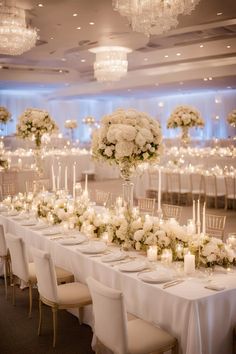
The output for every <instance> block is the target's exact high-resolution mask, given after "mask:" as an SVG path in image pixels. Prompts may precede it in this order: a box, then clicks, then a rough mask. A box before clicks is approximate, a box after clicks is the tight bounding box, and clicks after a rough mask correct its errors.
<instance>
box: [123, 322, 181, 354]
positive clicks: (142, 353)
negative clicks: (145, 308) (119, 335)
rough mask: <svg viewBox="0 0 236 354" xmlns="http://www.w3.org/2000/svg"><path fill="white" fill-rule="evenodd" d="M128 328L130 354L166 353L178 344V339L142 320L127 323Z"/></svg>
mask: <svg viewBox="0 0 236 354" xmlns="http://www.w3.org/2000/svg"><path fill="white" fill-rule="evenodd" d="M127 328H128V353H129V354H146V353H147V354H148V353H152V352H155V351H160V352H165V351H166V350H168V348H171V347H174V345H175V343H176V339H175V338H174V337H172V336H171V335H170V334H168V333H167V332H165V331H164V330H162V329H161V328H158V327H155V326H153V325H151V324H149V323H147V322H145V321H143V320H141V319H137V320H133V321H129V322H127ZM162 349H163V350H162Z"/></svg>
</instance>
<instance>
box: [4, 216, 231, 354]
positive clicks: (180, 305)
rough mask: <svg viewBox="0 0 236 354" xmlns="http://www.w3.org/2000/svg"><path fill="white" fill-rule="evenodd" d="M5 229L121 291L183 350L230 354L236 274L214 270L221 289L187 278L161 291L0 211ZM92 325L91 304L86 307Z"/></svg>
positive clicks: (76, 271) (78, 271)
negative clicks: (177, 342) (216, 272)
mask: <svg viewBox="0 0 236 354" xmlns="http://www.w3.org/2000/svg"><path fill="white" fill-rule="evenodd" d="M0 222H2V223H3V224H4V226H5V231H6V232H11V233H13V234H15V235H19V236H21V237H23V238H24V240H25V242H26V244H27V245H29V246H30V245H33V246H35V247H38V248H40V249H44V250H46V251H49V252H50V253H51V255H52V257H53V259H54V262H55V264H56V265H58V266H61V267H64V268H65V269H67V270H69V271H72V272H73V273H74V274H75V277H76V279H78V280H80V281H82V282H85V280H86V278H87V277H88V276H93V277H95V278H96V279H97V280H99V281H101V282H103V283H104V284H106V285H108V286H110V287H113V288H116V289H120V290H122V291H123V293H124V296H125V301H126V306H127V310H128V311H129V312H131V313H133V314H135V315H137V316H139V317H141V318H143V319H145V320H147V321H149V322H153V323H155V324H158V325H160V326H161V327H162V328H164V329H165V330H167V331H169V332H170V333H171V334H172V335H174V336H176V337H177V339H178V341H179V346H180V350H179V353H181V354H182V353H183V354H231V353H232V333H233V332H232V331H233V326H234V325H235V323H236V301H235V299H236V274H235V273H233V274H231V275H230V274H228V275H218V277H217V279H218V281H219V282H220V283H221V284H222V285H224V286H225V287H226V289H225V290H223V291H220V292H214V291H212V290H208V289H206V288H204V285H205V283H204V282H203V281H202V279H197V278H195V279H188V280H185V282H183V283H181V284H179V285H178V286H174V287H170V288H167V289H165V290H163V289H162V285H160V284H159V285H153V284H146V283H144V282H142V281H141V280H140V279H138V276H137V273H133V274H131V273H122V272H120V271H119V270H118V267H111V266H109V265H107V264H105V263H102V262H101V260H100V259H99V258H93V257H89V256H86V255H83V254H81V253H79V252H78V251H77V250H76V249H77V246H62V245H60V244H59V242H58V241H55V240H50V237H48V236H43V235H41V234H40V232H36V231H33V230H30V228H27V227H23V226H21V225H19V223H18V222H16V221H14V220H12V219H10V218H6V217H3V216H0ZM85 321H86V322H87V323H88V324H90V325H91V307H90V308H89V307H88V308H87V310H86V311H85Z"/></svg>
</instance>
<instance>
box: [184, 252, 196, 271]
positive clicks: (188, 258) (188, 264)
mask: <svg viewBox="0 0 236 354" xmlns="http://www.w3.org/2000/svg"><path fill="white" fill-rule="evenodd" d="M194 271H195V256H194V255H193V254H190V252H188V253H187V254H186V255H185V256H184V272H185V274H191V273H193V272H194Z"/></svg>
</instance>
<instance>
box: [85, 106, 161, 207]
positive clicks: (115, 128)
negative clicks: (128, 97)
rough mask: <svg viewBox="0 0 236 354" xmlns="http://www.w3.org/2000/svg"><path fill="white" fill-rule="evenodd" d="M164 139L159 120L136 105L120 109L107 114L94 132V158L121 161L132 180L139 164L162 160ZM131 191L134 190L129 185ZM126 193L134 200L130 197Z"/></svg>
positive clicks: (123, 172) (113, 161)
mask: <svg viewBox="0 0 236 354" xmlns="http://www.w3.org/2000/svg"><path fill="white" fill-rule="evenodd" d="M161 141H162V133H161V127H160V124H159V122H158V121H156V120H154V119H153V118H151V117H150V116H149V115H148V114H146V113H143V112H138V111H136V110H135V109H127V110H124V109H118V110H117V111H115V112H113V113H112V114H109V115H106V116H104V117H103V118H102V120H101V126H100V128H99V129H97V130H95V132H94V133H93V139H92V155H93V157H94V159H97V160H100V161H105V162H108V163H110V164H117V165H119V168H120V171H121V177H122V178H123V179H124V180H125V181H130V178H131V174H132V172H133V171H134V169H135V168H136V167H137V166H138V165H139V164H141V163H143V162H157V161H158V159H159V157H160V154H161ZM123 190H124V189H123ZM128 194H130V195H131V194H132V192H130V189H129V188H127V194H126V196H128ZM123 197H124V199H126V202H127V203H128V204H130V203H129V200H128V199H129V198H128V197H127V198H126V197H125V195H124V196H123ZM131 204H132V201H131Z"/></svg>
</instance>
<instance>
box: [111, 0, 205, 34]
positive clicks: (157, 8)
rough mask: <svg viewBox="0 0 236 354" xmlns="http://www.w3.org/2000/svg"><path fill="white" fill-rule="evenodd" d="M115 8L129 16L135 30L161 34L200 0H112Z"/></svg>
mask: <svg viewBox="0 0 236 354" xmlns="http://www.w3.org/2000/svg"><path fill="white" fill-rule="evenodd" d="M112 1H113V8H114V10H115V11H118V12H119V13H120V14H121V15H122V16H125V17H127V18H128V20H129V22H130V24H131V27H132V29H133V30H134V31H137V32H143V33H145V34H146V35H148V36H149V35H150V34H161V33H164V32H166V31H168V30H170V29H171V28H173V27H176V26H177V25H178V20H177V17H178V15H187V14H190V13H191V11H192V10H194V8H195V6H196V5H197V4H198V3H199V2H200V0H112Z"/></svg>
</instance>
